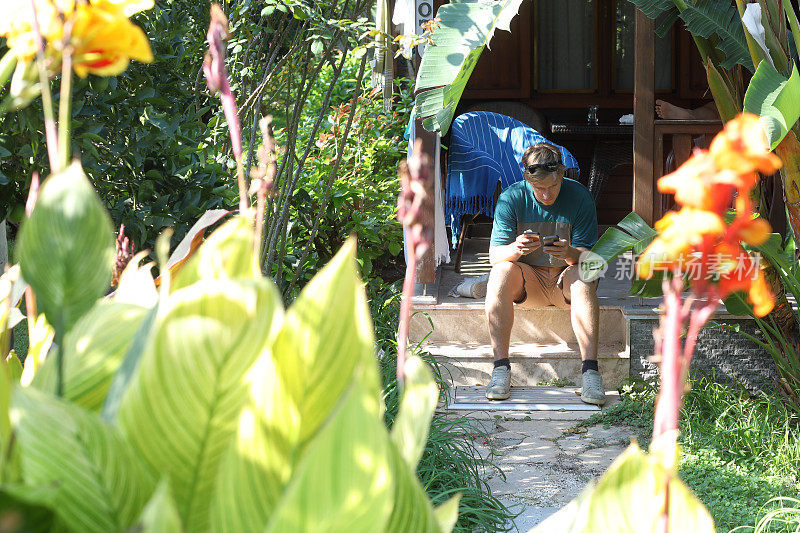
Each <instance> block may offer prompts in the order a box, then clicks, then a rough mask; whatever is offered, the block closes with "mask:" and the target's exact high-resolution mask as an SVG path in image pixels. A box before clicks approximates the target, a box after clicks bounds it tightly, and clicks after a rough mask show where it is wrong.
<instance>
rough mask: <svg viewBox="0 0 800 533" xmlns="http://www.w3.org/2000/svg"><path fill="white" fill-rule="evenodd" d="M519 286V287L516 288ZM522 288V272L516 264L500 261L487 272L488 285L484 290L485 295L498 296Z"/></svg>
mask: <svg viewBox="0 0 800 533" xmlns="http://www.w3.org/2000/svg"><path fill="white" fill-rule="evenodd" d="M517 286H519V287H517ZM521 287H522V270H521V269H520V267H519V266H517V264H516V263H513V262H511V261H500V262H498V263H495V264H494V265H492V270H491V272H489V284H488V286H487V288H486V290H487V293H490V294H499V293H502V292H506V290H508V289H512V290H513V289H516V288H521Z"/></svg>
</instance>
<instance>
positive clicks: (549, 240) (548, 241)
mask: <svg viewBox="0 0 800 533" xmlns="http://www.w3.org/2000/svg"><path fill="white" fill-rule="evenodd" d="M559 239H560V237H559V236H558V235H548V236H547V237H544V238H543V239H542V245H544V246H553V243H554V242H556V241H557V240H559Z"/></svg>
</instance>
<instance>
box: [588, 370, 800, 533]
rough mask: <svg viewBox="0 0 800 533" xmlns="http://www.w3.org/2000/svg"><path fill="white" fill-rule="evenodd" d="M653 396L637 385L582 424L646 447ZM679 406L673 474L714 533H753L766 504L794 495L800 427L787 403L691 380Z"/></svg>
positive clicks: (799, 478)
mask: <svg viewBox="0 0 800 533" xmlns="http://www.w3.org/2000/svg"><path fill="white" fill-rule="evenodd" d="M655 396H656V390H655V388H653V387H652V386H649V385H646V384H643V383H642V382H637V383H635V384H634V386H632V387H627V388H626V389H625V390H623V392H622V398H621V401H620V402H618V403H617V404H615V405H613V406H610V407H609V408H607V409H604V410H603V412H601V413H598V414H597V415H595V416H593V417H591V418H590V419H588V420H586V421H584V422H583V423H582V424H581V425H594V424H604V425H609V426H610V425H628V426H631V427H632V428H633V429H634V431H635V433H636V434H637V436H638V438H639V442H640V444H641V445H642V446H647V445H648V444H649V441H650V434H651V433H652V430H653V406H654V401H655ZM684 403H685V405H684V408H683V412H682V414H681V433H682V435H681V441H680V442H681V446H682V450H683V453H682V456H681V462H680V465H679V475H680V476H681V478H682V479H683V480H684V481H685V482H686V484H687V485H689V487H691V488H692V490H693V491H694V492H695V494H696V495H697V497H698V498H700V500H701V501H702V502H703V503H704V504H705V505H706V507H708V510H709V511H710V512H711V515H712V516H713V517H714V520H715V522H716V525H717V531H719V532H728V531H731V530H732V529H735V528H737V527H738V526H749V529H746V528H742V529H739V531H752V530H753V529H752V528H754V527H755V526H756V523H757V522H758V520H759V519H760V518H761V517H763V516H765V513H766V512H767V510H768V507H765V506H767V504H768V502H769V501H770V500H771V499H773V498H775V497H779V496H783V497H800V426H799V425H798V420H797V419H796V416H795V414H794V412H795V411H794V410H793V409H792V408H791V407H790V406H789V405H787V404H786V402H785V400H783V399H781V398H767V397H759V398H751V397H750V396H748V394H747V393H746V392H744V391H737V390H733V389H731V388H728V387H725V386H722V385H719V384H716V383H708V382H701V381H695V382H692V387H691V390H690V391H689V393H688V394H687V395H686V396H685V402H684ZM798 513H800V511H798ZM799 516H800V515H799ZM797 523H800V522H797ZM780 527H781V528H782V527H783V526H780ZM763 531H784V529H774V528H773V529H764V530H763ZM789 531H794V529H789Z"/></svg>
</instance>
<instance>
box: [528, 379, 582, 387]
mask: <svg viewBox="0 0 800 533" xmlns="http://www.w3.org/2000/svg"><path fill="white" fill-rule="evenodd" d="M536 386H537V387H574V386H575V382H574V381H572V380H569V379H567V378H551V379H545V380H544V381H540V382H539V383H537V384H536Z"/></svg>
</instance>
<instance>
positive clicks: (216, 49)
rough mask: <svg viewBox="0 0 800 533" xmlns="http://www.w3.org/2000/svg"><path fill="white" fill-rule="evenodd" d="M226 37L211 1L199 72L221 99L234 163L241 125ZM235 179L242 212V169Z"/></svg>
mask: <svg viewBox="0 0 800 533" xmlns="http://www.w3.org/2000/svg"><path fill="white" fill-rule="evenodd" d="M229 37H230V33H229V31H228V18H227V17H226V16H225V13H224V12H223V11H222V8H221V7H220V6H219V4H217V3H214V4H211V23H210V24H209V26H208V33H207V40H208V51H207V52H206V57H205V60H204V61H203V74H204V75H205V77H206V83H207V84H208V88H209V90H211V92H215V93H216V92H219V93H220V100H221V101H222V111H223V112H224V113H225V120H226V121H227V122H228V133H229V134H230V136H231V146H232V148H233V155H234V157H235V158H236V164H237V167H239V166H241V163H242V127H241V123H240V122H239V112H238V111H237V109H236V97H235V96H234V94H233V91H232V90H231V84H230V82H229V81H228V70H227V68H226V67H225V41H226V40H228V38H229ZM238 174H239V176H238V179H239V210H240V211H241V212H242V213H244V211H245V210H246V209H247V203H248V202H247V187H246V186H245V183H244V172H243V171H242V170H241V169H239V170H238Z"/></svg>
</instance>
